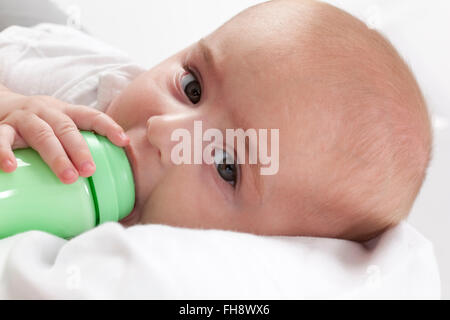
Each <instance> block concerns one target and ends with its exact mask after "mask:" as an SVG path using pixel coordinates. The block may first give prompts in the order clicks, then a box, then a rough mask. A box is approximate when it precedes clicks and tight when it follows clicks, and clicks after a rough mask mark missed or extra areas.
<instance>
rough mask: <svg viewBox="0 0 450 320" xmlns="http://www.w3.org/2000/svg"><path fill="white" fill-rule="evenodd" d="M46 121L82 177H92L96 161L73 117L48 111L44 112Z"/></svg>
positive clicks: (43, 115)
mask: <svg viewBox="0 0 450 320" xmlns="http://www.w3.org/2000/svg"><path fill="white" fill-rule="evenodd" d="M42 117H45V121H46V122H47V123H48V124H49V125H50V126H51V127H52V128H53V132H54V133H55V135H56V136H57V137H58V139H59V141H60V142H61V144H62V145H63V147H64V149H65V150H66V153H67V154H68V155H69V157H70V159H71V160H72V163H73V164H74V165H75V166H76V167H77V169H78V172H79V173H80V175H81V176H82V177H90V176H92V175H93V174H94V172H95V163H94V160H93V159H92V156H91V152H90V151H89V147H88V145H87V143H86V140H84V138H83V136H82V135H81V133H80V131H79V129H78V128H77V126H76V125H75V123H74V122H73V120H72V119H70V118H69V116H67V115H66V114H61V113H54V112H51V111H50V112H48V113H45V114H42Z"/></svg>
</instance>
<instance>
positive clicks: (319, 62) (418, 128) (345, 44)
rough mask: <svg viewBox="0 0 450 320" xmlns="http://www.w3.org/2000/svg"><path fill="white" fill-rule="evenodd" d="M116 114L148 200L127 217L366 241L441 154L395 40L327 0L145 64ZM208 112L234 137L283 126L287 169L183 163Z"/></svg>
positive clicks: (241, 23) (236, 25) (270, 10)
mask: <svg viewBox="0 0 450 320" xmlns="http://www.w3.org/2000/svg"><path fill="white" fill-rule="evenodd" d="M106 112H107V113H108V114H109V115H110V116H111V117H113V118H114V119H115V120H116V121H117V122H118V123H119V124H120V125H121V126H122V127H123V128H124V130H125V131H126V133H127V134H128V136H129V137H130V141H131V142H130V146H129V148H128V149H127V153H128V155H129V157H130V158H131V161H132V166H133V171H134V175H135V180H136V207H135V209H134V210H133V213H132V214H131V215H130V216H129V217H128V218H126V219H125V220H124V221H123V223H124V224H126V225H130V224H135V223H162V224H169V225H174V226H182V227H192V228H215V229H225V230H235V231H242V232H250V233H256V234H264V235H303V236H320V237H333V238H343V239H350V240H358V241H363V240H367V239H370V238H372V237H373V236H375V235H377V234H379V233H380V232H382V231H383V230H385V229H386V228H389V227H391V226H393V225H395V224H397V223H398V222H399V221H400V220H401V219H403V218H404V217H406V216H407V214H408V212H409V210H410V208H411V206H412V204H413V202H414V199H415V198H416V196H417V193H418V191H419V189H420V187H421V184H422V181H423V180H424V177H425V173H426V168H427V166H428V162H429V158H430V148H431V132H430V123H429V119H428V113H427V109H426V106H425V103H424V100H423V98H422V95H421V93H420V90H419V88H418V86H417V84H416V81H415V79H414V77H413V75H412V74H411V72H410V71H409V69H408V67H407V66H406V65H405V63H404V62H403V61H402V59H401V58H400V57H399V56H398V54H397V53H396V51H395V50H394V48H393V47H392V46H391V45H390V44H389V42H388V41H386V40H385V39H384V38H383V37H382V36H380V34H378V33H377V32H376V31H374V30H371V29H369V28H368V27H367V26H366V25H365V24H363V23H362V22H360V21H359V20H357V19H355V18H354V17H352V16H351V15H349V14H347V13H345V12H343V11H341V10H339V9H337V8H334V7H332V6H330V5H327V4H324V3H320V2H314V1H301V0H298V1H295V0H279V1H272V2H266V3H263V4H260V5H257V6H255V7H252V8H249V9H247V10H245V11H243V12H241V13H240V14H239V15H237V16H236V17H234V18H233V19H231V20H230V21H228V22H227V23H225V24H224V25H223V26H221V27H220V28H219V29H218V30H216V31H215V32H213V33H212V34H210V35H208V36H207V37H205V38H203V39H202V40H200V41H199V42H197V43H195V44H193V45H192V46H189V47H188V48H186V49H185V50H183V51H181V52H179V53H178V54H176V55H174V56H172V57H170V58H169V59H167V60H165V61H163V62H162V63H160V64H159V65H157V66H156V67H154V68H152V69H151V70H149V71H147V72H144V73H143V74H141V75H140V76H139V77H138V78H136V79H135V80H134V81H133V82H132V83H131V84H130V85H129V86H128V87H127V88H126V89H125V90H123V92H122V93H121V94H120V95H119V96H118V97H117V98H116V99H115V100H114V101H113V102H112V103H111V105H110V106H109V107H108V109H107V110H106ZM194 121H201V123H202V130H203V132H204V131H205V130H206V129H209V128H215V129H219V130H221V131H222V132H224V134H223V136H224V137H225V130H226V129H236V128H242V129H243V130H247V129H249V128H254V129H255V130H258V129H279V157H278V162H279V165H278V171H277V172H276V174H273V175H261V174H260V173H261V171H260V168H259V166H260V164H259V163H258V164H250V163H249V161H245V163H244V164H238V165H227V166H220V165H215V164H212V165H210V164H205V163H201V164H186V163H184V164H178V165H177V164H175V163H174V162H173V159H172V157H171V155H173V150H174V147H175V146H176V145H177V144H179V141H172V140H171V135H172V133H173V132H174V131H175V130H176V129H180V128H182V129H186V130H187V132H190V133H192V135H191V136H192V137H194V135H195V134H194V131H195V130H194ZM267 132H268V135H270V130H268V131H267ZM268 141H269V146H268V150H271V146H270V139H268ZM193 143H194V142H193ZM231 143H233V142H231ZM204 145H205V144H204ZM204 145H203V146H204ZM228 148H229V145H228V142H227V145H226V146H224V147H223V149H224V150H225V151H227V152H228V153H229V154H232V153H234V152H235V151H234V150H230V149H228ZM216 152H217V151H216ZM238 157H239V155H238ZM263 167H264V165H263Z"/></svg>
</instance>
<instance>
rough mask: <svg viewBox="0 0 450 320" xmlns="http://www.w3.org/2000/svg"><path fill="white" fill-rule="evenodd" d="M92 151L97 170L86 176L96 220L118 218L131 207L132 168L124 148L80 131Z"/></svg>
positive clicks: (132, 194) (106, 139) (102, 220)
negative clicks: (92, 198)
mask: <svg viewBox="0 0 450 320" xmlns="http://www.w3.org/2000/svg"><path fill="white" fill-rule="evenodd" d="M81 134H82V135H83V137H84V139H85V140H86V142H87V144H88V146H89V149H90V151H91V155H92V158H93V159H94V162H95V165H96V170H95V173H94V174H93V175H92V176H91V177H89V178H88V180H89V184H90V186H91V191H92V194H93V197H94V202H95V207H96V212H97V224H101V223H104V222H107V221H119V220H121V219H123V218H125V217H126V216H127V215H128V214H129V213H130V212H131V211H132V210H133V208H134V202H135V190H134V180H133V171H132V169H131V166H130V162H129V161H128V158H127V155H126V153H125V150H124V149H123V148H120V147H118V146H116V145H114V144H113V143H112V142H111V141H109V140H108V138H106V137H104V136H101V135H97V134H94V133H92V132H89V131H81Z"/></svg>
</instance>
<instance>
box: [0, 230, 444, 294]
mask: <svg viewBox="0 0 450 320" xmlns="http://www.w3.org/2000/svg"><path fill="white" fill-rule="evenodd" d="M439 281H440V280H439V273H438V268H437V264H436V259H435V256H434V252H433V247H432V245H431V243H430V242H429V241H428V240H426V239H425V238H424V237H423V236H422V235H420V234H419V233H418V232H417V231H416V230H415V229H413V228H412V227H411V226H409V225H408V224H406V223H402V224H400V225H399V226H397V227H395V228H394V229H391V230H388V231H387V232H385V233H384V234H383V235H381V236H380V237H379V238H378V239H376V240H375V241H371V242H370V243H369V244H367V245H365V246H363V245H361V244H359V243H355V242H351V241H345V240H338V239H326V238H308V237H265V236H256V235H251V234H245V233H237V232H231V231H219V230H195V229H183V228H175V227H169V226H162V225H137V226H133V227H130V228H123V227H122V226H121V225H120V224H118V223H115V222H108V223H105V224H103V225H100V226H99V227H97V228H95V229H92V230H90V231H88V232H86V233H84V234H82V235H80V236H78V237H75V238H73V239H72V240H70V241H67V240H63V239H60V238H58V237H55V236H53V235H50V234H47V233H44V232H39V231H31V232H26V233H23V234H19V235H16V236H13V237H10V238H6V239H3V240H0V299H37V298H42V299H56V298H58V299H78V298H83V299H133V298H135V299H136V298H137V299H350V298H358V299H365V298H370V299H373V298H382V299H391V298H392V299H423V298H425V299H437V298H439V297H440V282H439Z"/></svg>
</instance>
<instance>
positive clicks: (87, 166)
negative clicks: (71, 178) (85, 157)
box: [81, 161, 95, 172]
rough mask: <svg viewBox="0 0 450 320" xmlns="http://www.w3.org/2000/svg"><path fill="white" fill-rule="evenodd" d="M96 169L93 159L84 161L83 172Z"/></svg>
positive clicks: (82, 164)
mask: <svg viewBox="0 0 450 320" xmlns="http://www.w3.org/2000/svg"><path fill="white" fill-rule="evenodd" d="M94 170H95V165H94V163H92V161H84V162H82V163H81V171H83V172H91V171H94Z"/></svg>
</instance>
